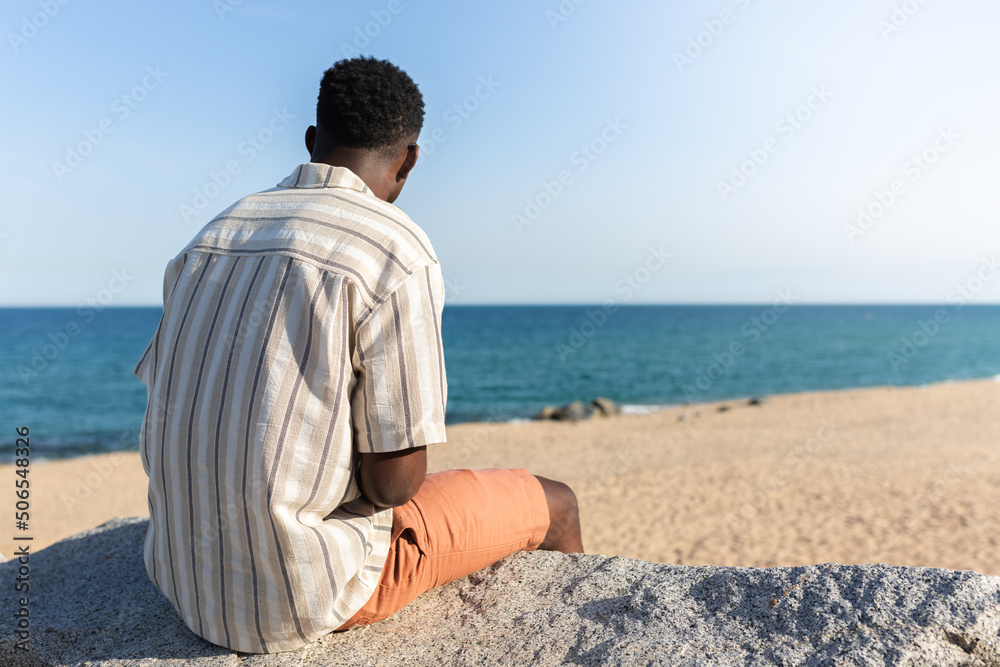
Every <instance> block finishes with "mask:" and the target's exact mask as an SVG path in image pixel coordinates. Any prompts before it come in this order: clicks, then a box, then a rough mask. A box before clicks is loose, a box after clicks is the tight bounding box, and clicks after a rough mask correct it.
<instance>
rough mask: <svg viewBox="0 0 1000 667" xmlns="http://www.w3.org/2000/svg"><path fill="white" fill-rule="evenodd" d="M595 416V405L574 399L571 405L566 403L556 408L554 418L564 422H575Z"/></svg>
mask: <svg viewBox="0 0 1000 667" xmlns="http://www.w3.org/2000/svg"><path fill="white" fill-rule="evenodd" d="M593 416H594V408H593V406H590V405H584V404H583V401H573V402H572V403H570V404H569V405H564V406H563V407H561V408H559V409H558V410H556V413H555V414H554V415H552V418H553V419H557V420H559V421H563V422H575V421H580V420H581V419H590V418H591V417H593Z"/></svg>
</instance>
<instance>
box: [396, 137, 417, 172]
mask: <svg viewBox="0 0 1000 667" xmlns="http://www.w3.org/2000/svg"><path fill="white" fill-rule="evenodd" d="M418 157H420V146H418V145H416V144H410V145H409V146H407V147H406V157H405V158H404V159H403V164H402V165H400V167H399V171H397V172H396V180H397V181H402V180H405V179H406V177H407V176H409V174H410V170H411V169H413V167H414V166H415V165H416V164H417V158H418Z"/></svg>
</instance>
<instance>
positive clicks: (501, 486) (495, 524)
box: [340, 468, 583, 630]
mask: <svg viewBox="0 0 1000 667" xmlns="http://www.w3.org/2000/svg"><path fill="white" fill-rule="evenodd" d="M392 538H393V541H392V544H391V545H390V550H389V556H388V557H387V559H386V563H385V567H384V569H383V571H382V578H381V580H380V582H379V586H378V589H377V590H376V591H375V594H374V595H373V596H372V599H371V600H369V601H368V603H366V604H365V606H364V607H362V609H361V610H359V611H358V613H357V614H355V616H354V617H353V618H352V619H350V620H349V621H348V622H347V623H345V624H344V625H343V626H342V627H341V628H340V629H341V630H345V629H348V628H350V627H352V626H353V625H355V624H359V625H366V624H368V623H371V622H374V621H377V620H381V619H383V618H387V617H388V616H391V615H392V614H394V613H396V612H397V611H399V610H400V609H402V608H403V607H405V606H406V605H407V604H409V603H410V602H411V601H412V600H413V599H414V598H415V597H417V596H418V595H420V594H421V593H424V592H426V591H429V590H432V589H434V588H437V587H439V586H443V585H444V584H446V583H448V582H451V581H454V580H456V579H461V578H462V577H464V576H467V575H469V574H472V573H473V572H477V571H479V570H481V569H483V568H484V567H487V566H489V565H492V564H493V563H495V562H496V561H498V560H500V559H502V558H504V557H505V556H508V555H510V554H512V553H515V552H517V551H521V550H525V551H531V550H533V549H537V548H543V549H557V550H560V551H564V552H572V551H582V550H583V545H582V544H581V540H580V526H579V518H578V511H577V507H576V497H575V495H574V494H573V492H572V490H571V489H570V488H569V487H568V486H566V485H565V484H562V483H560V482H555V481H553V480H549V479H545V478H538V477H535V476H532V475H530V474H528V472H527V471H525V470H522V469H516V470H508V469H497V468H493V469H487V470H446V471H443V472H439V473H432V474H429V475H427V477H426V479H425V480H424V483H423V485H422V486H421V487H420V491H418V492H417V495H416V496H414V497H413V499H412V500H411V501H410V502H408V503H406V504H404V505H401V506H399V507H396V508H394V509H393V529H392Z"/></svg>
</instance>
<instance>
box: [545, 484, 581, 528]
mask: <svg viewBox="0 0 1000 667" xmlns="http://www.w3.org/2000/svg"><path fill="white" fill-rule="evenodd" d="M535 479H537V480H538V481H539V482H540V483H541V485H542V489H543V490H544V491H545V502H546V503H547V504H548V506H549V519H550V521H552V522H556V521H558V522H565V521H571V522H574V521H579V514H580V510H579V505H578V504H577V500H576V493H574V492H573V489H572V488H570V486H569V485H568V484H565V483H563V482H557V481H556V480H554V479H548V478H546V477H539V476H538V475H535Z"/></svg>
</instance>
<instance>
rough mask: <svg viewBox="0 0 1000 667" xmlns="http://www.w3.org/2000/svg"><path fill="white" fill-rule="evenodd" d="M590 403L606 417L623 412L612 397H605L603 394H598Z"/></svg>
mask: <svg viewBox="0 0 1000 667" xmlns="http://www.w3.org/2000/svg"><path fill="white" fill-rule="evenodd" d="M590 404H591V405H592V406H594V408H595V409H596V410H597V413H598V414H601V415H604V416H605V417H610V416H611V415H620V414H621V412H622V409H621V406H619V405H618V404H617V403H615V402H614V401H612V400H611V399H610V398H604V397H603V396H598V397H597V398H595V399H594V400H593V401H591V403H590Z"/></svg>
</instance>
